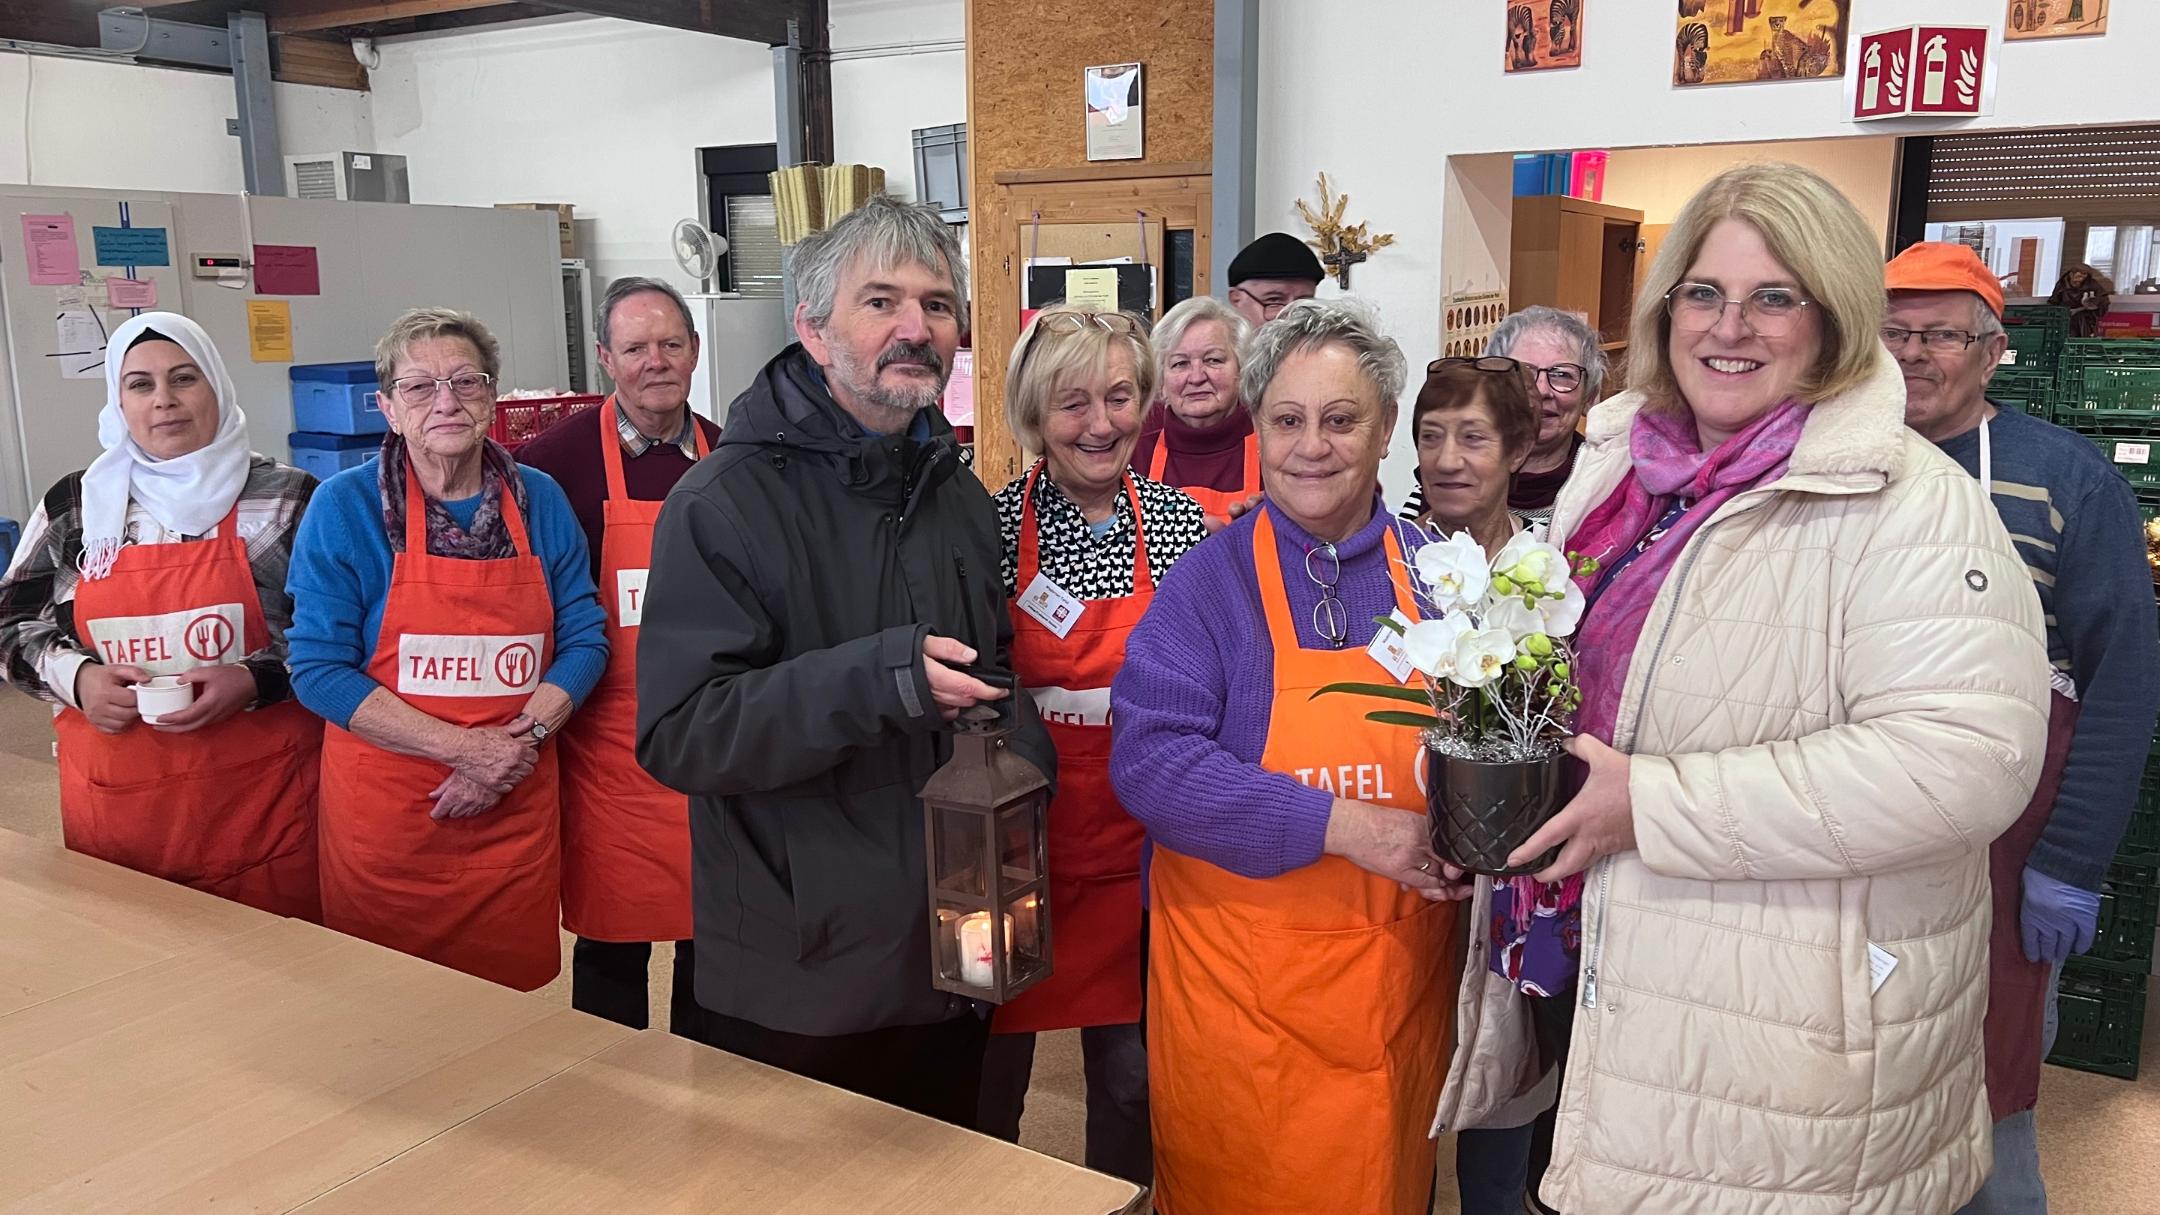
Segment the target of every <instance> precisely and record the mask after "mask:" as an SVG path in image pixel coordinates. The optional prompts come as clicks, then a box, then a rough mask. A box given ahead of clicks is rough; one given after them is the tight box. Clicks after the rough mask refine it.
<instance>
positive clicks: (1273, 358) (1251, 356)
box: [1238, 296, 1410, 412]
mask: <svg viewBox="0 0 2160 1215" xmlns="http://www.w3.org/2000/svg"><path fill="white" fill-rule="evenodd" d="M1335 345H1340V346H1343V347H1346V348H1348V349H1349V351H1350V352H1351V353H1352V354H1355V355H1356V356H1357V364H1358V370H1359V371H1360V372H1361V373H1363V374H1364V376H1365V379H1366V381H1367V382H1368V383H1370V384H1371V385H1372V386H1373V390H1374V391H1375V392H1377V393H1378V394H1379V396H1380V404H1381V407H1382V408H1393V407H1394V406H1395V405H1396V404H1397V402H1398V401H1400V400H1401V398H1402V391H1403V383H1404V381H1405V380H1407V379H1408V378H1409V375H1410V369H1409V365H1408V364H1407V363H1406V362H1405V361H1404V359H1403V352H1402V347H1400V346H1398V345H1396V344H1395V339H1394V338H1391V337H1389V336H1388V335H1386V334H1384V333H1382V332H1380V317H1379V314H1378V313H1376V312H1374V311H1373V309H1372V306H1371V305H1370V304H1367V303H1365V302H1363V301H1362V300H1359V299H1357V298H1355V297H1352V296H1344V297H1341V298H1338V299H1331V300H1318V299H1307V300H1299V301H1297V302H1296V303H1294V304H1291V305H1290V306H1289V307H1288V308H1285V309H1283V310H1282V311H1281V312H1279V313H1277V314H1276V316H1275V319H1274V320H1272V321H1269V322H1268V323H1267V324H1265V325H1262V326H1261V327H1260V332H1258V333H1256V334H1254V335H1253V337H1252V341H1251V342H1250V343H1249V344H1248V345H1247V348H1246V350H1245V361H1244V363H1243V364H1242V365H1241V367H1240V369H1239V373H1238V391H1239V394H1240V395H1242V396H1243V397H1244V398H1245V408H1247V409H1250V410H1253V411H1255V412H1257V411H1258V410H1259V408H1260V398H1261V397H1262V396H1263V395H1265V393H1266V392H1267V386H1268V384H1269V383H1270V382H1272V381H1273V380H1274V379H1275V373H1276V372H1278V371H1281V370H1282V365H1283V363H1284V362H1285V361H1287V360H1288V359H1289V358H1290V356H1291V355H1293V354H1303V353H1305V352H1306V351H1308V350H1317V349H1319V348H1320V347H1323V346H1335Z"/></svg>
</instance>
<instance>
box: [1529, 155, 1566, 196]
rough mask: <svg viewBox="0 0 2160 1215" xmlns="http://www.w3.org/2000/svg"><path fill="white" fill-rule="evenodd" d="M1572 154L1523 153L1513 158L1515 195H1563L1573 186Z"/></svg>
mask: <svg viewBox="0 0 2160 1215" xmlns="http://www.w3.org/2000/svg"><path fill="white" fill-rule="evenodd" d="M1574 161H1575V154H1574V153H1573V152H1535V153H1530V152H1524V153H1518V154H1517V155H1516V157H1515V194H1516V196H1517V197H1530V196H1533V195H1538V194H1565V193H1567V192H1568V187H1569V186H1570V185H1571V184H1573V183H1572V181H1571V180H1570V178H1571V175H1572V174H1573V173H1574V168H1575V166H1574Z"/></svg>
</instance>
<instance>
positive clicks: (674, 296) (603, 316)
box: [593, 275, 697, 350]
mask: <svg viewBox="0 0 2160 1215" xmlns="http://www.w3.org/2000/svg"><path fill="white" fill-rule="evenodd" d="M647 291H653V292H658V293H659V294H661V295H664V296H666V297H668V299H670V300H672V301H674V304H675V307H676V308H677V309H678V310H680V311H681V312H682V323H683V328H684V329H685V330H686V331H688V332H690V333H696V332H697V322H696V321H695V320H693V319H691V316H690V302H689V301H688V300H685V299H684V298H683V297H682V292H680V291H677V290H676V289H675V288H674V287H673V286H671V285H669V284H667V283H664V282H661V281H660V280H659V279H656V278H645V277H643V276H641V275H631V276H630V277H628V278H619V279H616V280H615V281H614V282H612V283H609V284H608V289H607V294H606V295H603V296H601V297H600V315H599V316H598V317H597V318H595V321H594V324H593V336H594V337H596V338H598V339H599V342H600V348H601V349H603V350H613V349H615V346H614V343H613V340H612V339H613V338H614V336H615V305H617V304H620V303H622V302H623V301H624V300H626V299H629V298H630V297H631V296H633V295H638V294H641V293H643V292H647Z"/></svg>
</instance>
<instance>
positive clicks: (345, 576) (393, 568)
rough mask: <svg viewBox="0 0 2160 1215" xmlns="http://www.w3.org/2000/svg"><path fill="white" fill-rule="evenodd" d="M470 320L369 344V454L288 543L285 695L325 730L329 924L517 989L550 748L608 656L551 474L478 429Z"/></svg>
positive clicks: (542, 855) (530, 916) (546, 960)
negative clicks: (374, 434)
mask: <svg viewBox="0 0 2160 1215" xmlns="http://www.w3.org/2000/svg"><path fill="white" fill-rule="evenodd" d="M500 366H501V353H500V350H499V348H498V347H497V346H496V343H495V339H494V337H493V335H491V334H490V333H489V332H488V330H487V328H486V326H484V325H482V324H481V323H480V322H479V320H478V319H476V318H474V317H472V316H470V315H467V314H465V313H462V312H453V311H450V310H447V309H419V310H416V311H413V312H408V313H406V314H405V315H404V316H402V317H399V318H398V320H397V322H396V323H395V324H393V325H392V326H391V329H390V332H389V333H388V334H387V335H385V336H384V337H383V339H382V341H381V342H380V343H379V344H378V345H377V346H376V350H375V372H376V377H377V379H378V380H379V381H380V383H381V387H382V398H381V399H382V402H383V407H384V412H385V413H386V414H387V415H388V416H389V420H390V433H389V434H387V435H385V436H384V437H383V448H382V454H381V455H380V456H379V457H378V458H377V459H374V460H370V461H369V462H368V463H366V464H363V465H361V466H360V467H358V468H355V469H349V470H347V471H346V472H343V473H340V474H338V475H337V476H335V477H332V478H331V479H330V480H329V481H327V482H325V483H324V484H323V487H322V488H321V489H320V490H319V491H317V493H316V495H315V500H314V502H313V503H312V504H311V505H310V507H309V510H308V513H307V516H306V517H305V519H304V520H303V521H302V523H301V526H300V535H299V539H298V540H297V541H296V542H295V544H294V548H293V560H292V571H291V574H290V576H289V579H288V589H289V590H290V591H291V593H292V598H293V624H292V628H291V629H290V630H289V631H288V633H287V638H288V640H289V642H290V647H291V666H292V680H293V690H294V692H295V693H296V694H297V695H298V696H299V697H300V700H301V702H302V703H304V704H306V705H307V706H308V707H309V708H310V709H313V710H314V711H315V712H317V713H320V714H321V715H322V716H323V717H324V718H325V719H326V720H328V721H329V723H330V726H331V729H330V731H329V732H328V735H327V737H326V738H325V739H324V742H323V771H322V810H321V827H320V840H321V861H322V893H323V922H324V923H325V924H327V925H329V926H330V927H332V928H336V929H338V930H340V931H342V932H348V933H351V934H352V935H354V936H358V937H364V938H366V939H368V940H371V941H375V942H377V943H379V944H382V945H387V946H389V947H391V948H393V949H398V950H402V951H403V952H406V953H410V954H413V955H415V956H417V957H423V958H427V959H429V960H430V961H434V962H439V963H441V964H443V965H445V966H450V967H453V968H455V969H458V970H462V971H465V972H467V973H468V974H474V975H478V976H480V977H481V978H484V979H491V980H493V981H495V982H498V983H502V984H505V985H507V986H510V987H515V988H518V989H519V990H522V991H531V990H532V989H534V988H536V987H539V986H541V985H543V984H545V983H546V982H547V981H548V980H550V979H552V978H554V977H555V973H556V971H557V970H558V969H559V967H560V962H561V956H562V951H561V947H560V945H559V943H558V938H557V935H556V923H557V895H558V877H557V867H558V841H559V833H560V824H561V806H560V802H559V799H558V797H557V787H556V769H555V751H554V748H552V747H549V746H546V745H545V744H546V742H547V740H548V738H549V737H551V736H552V735H553V734H554V733H555V732H556V731H558V730H560V729H561V728H562V725H563V723H564V722H565V721H567V720H568V719H569V717H570V714H571V712H572V711H573V710H574V709H575V708H576V707H577V703H578V702H579V701H580V700H582V699H583V698H584V696H585V694H586V693H587V692H589V691H591V690H592V687H593V684H594V683H595V682H596V681H597V680H598V679H599V677H600V673H601V671H602V669H603V668H604V667H605V666H606V664H607V637H606V632H605V617H604V615H603V613H602V611H601V608H600V604H599V602H598V600H597V598H596V597H595V595H594V593H593V582H592V572H591V567H590V564H589V562H588V561H587V558H586V553H585V535H584V532H583V531H582V530H581V529H580V528H579V526H578V521H577V518H576V516H575V515H574V514H573V513H572V512H571V510H570V504H569V501H568V500H567V499H566V498H565V497H564V496H563V492H562V489H561V488H560V487H559V486H557V485H556V484H555V482H554V481H553V480H551V479H549V478H548V476H547V475H546V474H545V473H541V472H538V471H535V470H533V469H530V468H521V467H519V466H518V464H517V463H516V462H515V461H514V460H512V459H511V457H510V454H509V453H508V452H507V451H505V450H503V448H502V447H501V446H500V445H498V444H496V443H492V442H490V441H489V440H488V437H487V433H488V426H489V424H490V422H492V421H493V419H494V413H495V382H496V376H497V373H498V372H499V370H500Z"/></svg>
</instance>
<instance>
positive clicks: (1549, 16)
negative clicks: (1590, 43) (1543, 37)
mask: <svg viewBox="0 0 2160 1215" xmlns="http://www.w3.org/2000/svg"><path fill="white" fill-rule="evenodd" d="M1581 21H1582V0H1552V7H1551V8H1550V9H1547V10H1546V13H1545V27H1546V31H1547V32H1548V33H1549V34H1550V35H1551V36H1552V49H1553V54H1554V55H1555V56H1559V55H1565V54H1566V53H1567V52H1569V51H1572V50H1574V49H1576V39H1577V37H1578V31H1579V30H1580V28H1581Z"/></svg>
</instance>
